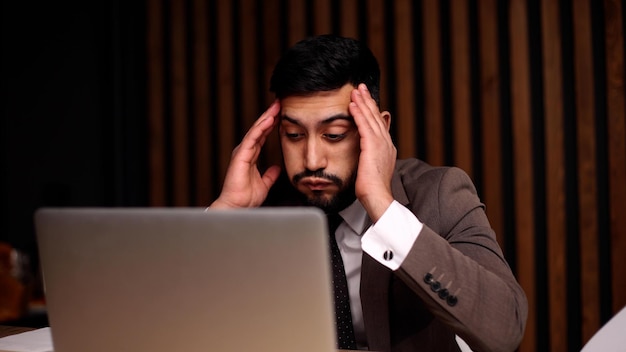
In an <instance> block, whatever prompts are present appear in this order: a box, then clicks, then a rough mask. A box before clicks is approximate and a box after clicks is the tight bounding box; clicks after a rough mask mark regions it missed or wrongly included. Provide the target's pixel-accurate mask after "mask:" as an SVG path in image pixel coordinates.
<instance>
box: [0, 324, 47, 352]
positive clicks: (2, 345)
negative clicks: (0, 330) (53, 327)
mask: <svg viewBox="0 0 626 352" xmlns="http://www.w3.org/2000/svg"><path fill="white" fill-rule="evenodd" d="M0 352H54V349H53V347H52V337H51V335H50V328H42V329H37V330H33V331H27V332H23V333H21V334H16V335H11V336H6V337H3V338H0Z"/></svg>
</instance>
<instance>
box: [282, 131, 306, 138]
mask: <svg viewBox="0 0 626 352" xmlns="http://www.w3.org/2000/svg"><path fill="white" fill-rule="evenodd" d="M303 136H304V133H291V132H285V137H287V138H288V139H291V140H298V139H300V138H302V137H303Z"/></svg>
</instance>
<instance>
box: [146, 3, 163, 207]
mask: <svg viewBox="0 0 626 352" xmlns="http://www.w3.org/2000/svg"><path fill="white" fill-rule="evenodd" d="M146 6H147V12H148V13H147V30H146V35H147V41H148V47H147V52H148V53H147V60H148V77H147V81H148V82H147V84H148V86H147V87H146V89H147V92H148V93H147V96H148V129H149V130H148V134H149V143H150V144H149V158H150V205H151V206H164V205H165V203H166V199H165V198H166V195H165V130H164V124H165V114H164V111H163V109H164V106H163V96H164V93H163V92H164V89H165V88H164V86H165V83H164V77H163V72H164V71H163V65H164V60H163V8H162V5H161V1H160V0H151V1H148V2H147V5H146Z"/></svg>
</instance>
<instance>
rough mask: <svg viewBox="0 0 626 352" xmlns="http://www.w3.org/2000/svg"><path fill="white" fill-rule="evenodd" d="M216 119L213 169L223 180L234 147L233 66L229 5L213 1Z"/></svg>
mask: <svg viewBox="0 0 626 352" xmlns="http://www.w3.org/2000/svg"><path fill="white" fill-rule="evenodd" d="M216 7H217V16H216V17H217V53H216V55H217V87H215V89H216V90H217V102H216V104H217V116H213V117H212V118H214V119H217V126H218V129H219V133H218V141H217V148H218V149H219V150H222V151H224V152H222V153H220V154H219V160H218V163H217V167H218V169H219V175H220V179H221V180H222V179H223V178H224V175H225V174H226V169H227V168H228V164H229V163H230V155H231V154H230V151H231V150H232V149H233V147H234V146H235V144H236V143H235V138H234V136H235V133H234V117H235V108H234V107H235V100H234V98H235V97H234V67H233V58H232V57H233V53H234V50H233V40H234V38H233V32H232V22H231V19H232V4H231V2H229V1H217V4H216Z"/></svg>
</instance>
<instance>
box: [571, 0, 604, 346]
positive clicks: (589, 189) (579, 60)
mask: <svg viewBox="0 0 626 352" xmlns="http://www.w3.org/2000/svg"><path fill="white" fill-rule="evenodd" d="M572 5H573V8H572V10H573V11H572V13H573V24H574V71H575V77H574V79H575V96H576V103H575V104H576V105H575V106H576V136H577V162H578V193H579V201H580V203H579V207H578V209H579V228H580V250H581V253H580V263H581V268H580V269H581V300H582V343H583V344H584V343H585V342H586V341H588V340H589V339H590V338H591V336H593V334H594V333H595V332H596V331H597V330H598V328H599V327H600V315H599V312H600V306H599V291H598V287H599V279H598V268H599V266H598V215H597V213H596V209H597V206H598V202H597V184H596V177H597V174H596V167H597V166H596V145H595V143H596V141H595V122H594V120H595V114H594V112H595V110H594V104H595V103H594V91H593V86H594V80H593V75H594V72H593V59H592V50H593V48H592V45H591V15H590V13H591V10H590V4H589V0H574V1H573V3H572Z"/></svg>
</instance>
